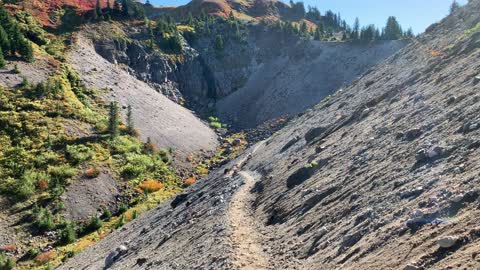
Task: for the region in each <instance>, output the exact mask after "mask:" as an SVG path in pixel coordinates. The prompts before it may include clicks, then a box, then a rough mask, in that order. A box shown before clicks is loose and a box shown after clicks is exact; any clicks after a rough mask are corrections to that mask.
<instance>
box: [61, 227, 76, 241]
mask: <svg viewBox="0 0 480 270" xmlns="http://www.w3.org/2000/svg"><path fill="white" fill-rule="evenodd" d="M59 234H60V242H61V243H62V244H64V245H67V244H71V243H73V242H75V240H76V239H77V233H76V232H75V228H74V226H73V224H72V223H71V222H68V223H67V224H65V228H63V229H62V230H61V231H60V233H59Z"/></svg>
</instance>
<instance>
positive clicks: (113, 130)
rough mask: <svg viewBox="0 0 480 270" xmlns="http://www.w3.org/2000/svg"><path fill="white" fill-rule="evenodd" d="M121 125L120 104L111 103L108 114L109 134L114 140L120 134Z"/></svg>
mask: <svg viewBox="0 0 480 270" xmlns="http://www.w3.org/2000/svg"><path fill="white" fill-rule="evenodd" d="M119 123H120V120H119V115H118V104H117V102H110V105H109V114H108V132H109V133H110V136H111V137H112V138H115V137H117V136H118V134H119V130H118V125H119Z"/></svg>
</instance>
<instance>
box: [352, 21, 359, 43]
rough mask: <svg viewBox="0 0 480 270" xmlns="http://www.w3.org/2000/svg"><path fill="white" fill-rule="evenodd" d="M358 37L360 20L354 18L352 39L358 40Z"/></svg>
mask: <svg viewBox="0 0 480 270" xmlns="http://www.w3.org/2000/svg"><path fill="white" fill-rule="evenodd" d="M359 38H360V20H359V19H358V17H357V18H355V23H354V24H353V30H352V39H353V40H358V39H359Z"/></svg>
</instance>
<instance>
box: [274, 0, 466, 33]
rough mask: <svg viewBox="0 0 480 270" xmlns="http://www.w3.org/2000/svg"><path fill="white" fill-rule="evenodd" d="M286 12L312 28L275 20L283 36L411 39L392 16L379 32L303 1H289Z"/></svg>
mask: <svg viewBox="0 0 480 270" xmlns="http://www.w3.org/2000/svg"><path fill="white" fill-rule="evenodd" d="M455 3H456V2H454V4H453V5H452V9H455V8H458V4H457V5H455ZM290 9H291V10H292V12H293V13H294V14H296V15H297V16H299V17H300V18H302V19H305V20H308V21H310V22H312V23H314V24H315V27H312V26H308V25H307V23H306V22H305V21H301V22H300V23H296V22H291V21H290V22H289V21H286V22H281V21H278V22H276V23H275V24H274V25H275V26H276V28H278V29H280V30H282V31H284V32H287V33H292V34H298V35H300V36H304V37H312V38H313V39H315V40H332V39H336V38H334V34H335V33H342V37H341V39H342V40H353V41H373V40H398V39H404V38H413V37H414V33H413V30H412V29H411V28H409V29H408V30H406V31H404V30H403V29H402V27H401V25H400V23H399V22H398V20H397V18H396V17H394V16H390V17H389V18H388V19H387V23H386V25H385V27H384V28H382V29H381V30H380V29H378V28H377V27H376V26H375V25H367V26H363V27H362V26H361V25H360V20H359V19H358V18H356V20H355V22H354V24H353V26H350V25H348V24H347V22H346V21H345V20H344V19H343V18H342V16H341V14H340V13H334V12H333V11H331V10H328V11H326V12H325V14H321V13H320V11H319V10H318V8H316V7H311V6H308V10H306V9H305V6H304V4H303V2H294V1H292V0H291V1H290Z"/></svg>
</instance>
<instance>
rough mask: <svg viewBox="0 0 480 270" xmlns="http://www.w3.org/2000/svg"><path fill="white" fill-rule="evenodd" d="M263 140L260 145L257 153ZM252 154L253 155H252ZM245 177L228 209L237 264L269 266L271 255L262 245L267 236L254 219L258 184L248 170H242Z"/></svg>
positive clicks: (255, 269)
mask: <svg viewBox="0 0 480 270" xmlns="http://www.w3.org/2000/svg"><path fill="white" fill-rule="evenodd" d="M260 146H261V143H259V144H257V146H255V148H254V149H253V151H252V152H251V154H253V153H254V152H255V151H256V150H257V149H258V148H259V147H260ZM251 154H250V155H251ZM247 160H248V158H245V159H243V160H242V161H240V162H239V163H238V164H237V166H238V168H239V169H241V168H242V167H243V165H244V163H245V162H246V161H247ZM239 175H240V176H242V177H243V179H244V185H242V186H241V187H240V188H239V190H238V191H237V193H235V195H234V197H233V199H232V202H231V203H230V208H229V211H228V221H229V225H230V228H231V230H232V234H231V236H230V237H231V241H232V244H233V266H234V269H241V270H263V269H269V267H268V266H269V259H268V254H266V253H265V252H264V248H263V245H262V242H263V235H262V234H260V233H259V232H258V229H257V228H258V224H257V221H256V219H255V218H254V215H255V213H254V211H253V208H252V204H253V202H254V200H255V195H254V194H252V193H251V192H250V190H251V189H252V188H253V186H254V185H255V178H254V177H253V176H252V175H251V174H250V173H249V172H248V171H240V172H239Z"/></svg>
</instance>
